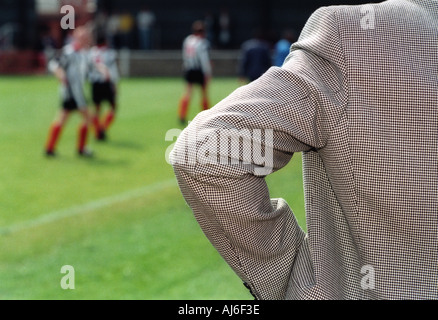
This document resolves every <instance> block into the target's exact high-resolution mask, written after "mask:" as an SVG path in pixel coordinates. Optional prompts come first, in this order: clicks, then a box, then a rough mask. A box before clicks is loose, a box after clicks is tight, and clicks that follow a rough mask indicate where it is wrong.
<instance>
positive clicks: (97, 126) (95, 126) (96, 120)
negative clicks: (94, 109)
mask: <svg viewBox="0 0 438 320" xmlns="http://www.w3.org/2000/svg"><path fill="white" fill-rule="evenodd" d="M93 124H94V129H95V133H96V137H98V136H99V132H100V123H99V117H98V116H94V118H93Z"/></svg>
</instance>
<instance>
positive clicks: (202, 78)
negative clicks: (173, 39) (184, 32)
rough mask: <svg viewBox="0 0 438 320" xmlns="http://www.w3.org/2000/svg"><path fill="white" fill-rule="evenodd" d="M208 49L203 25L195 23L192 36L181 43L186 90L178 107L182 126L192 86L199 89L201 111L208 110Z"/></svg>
mask: <svg viewBox="0 0 438 320" xmlns="http://www.w3.org/2000/svg"><path fill="white" fill-rule="evenodd" d="M208 49H209V43H208V40H206V39H205V26H204V23H203V22H202V21H195V22H194V23H193V25H192V34H190V35H189V36H188V37H187V38H186V39H185V40H184V42H183V70H184V79H185V82H186V89H185V93H184V95H183V97H182V98H181V100H180V105H179V119H180V121H181V123H182V124H185V123H186V118H187V111H188V107H189V104H190V100H191V97H192V91H193V85H199V86H200V87H201V92H202V109H203V110H207V109H208V108H209V97H208V84H209V81H210V78H211V75H212V67H211V61H210V56H209V52H208Z"/></svg>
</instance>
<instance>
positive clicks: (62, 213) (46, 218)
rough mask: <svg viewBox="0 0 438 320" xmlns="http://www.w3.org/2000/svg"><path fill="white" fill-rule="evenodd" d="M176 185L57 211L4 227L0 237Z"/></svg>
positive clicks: (147, 188) (157, 185)
mask: <svg viewBox="0 0 438 320" xmlns="http://www.w3.org/2000/svg"><path fill="white" fill-rule="evenodd" d="M175 185H176V181H175V180H174V179H170V180H165V181H161V182H157V183H154V184H151V185H147V186H145V187H143V188H139V189H133V190H129V191H126V192H123V193H120V194H116V195H113V196H110V197H106V198H102V199H99V200H94V201H91V202H88V203H85V204H81V205H77V206H74V207H70V208H66V209H61V210H56V211H53V212H51V213H48V214H45V215H42V216H40V217H38V218H35V219H32V220H28V221H24V222H20V223H16V224H13V225H10V226H6V227H2V228H0V235H5V234H11V233H15V232H18V231H21V230H24V229H28V228H33V227H37V226H40V225H43V224H46V223H50V222H54V221H57V220H61V219H63V218H68V217H73V216H77V215H80V214H84V213H86V212H90V211H93V210H97V209H101V208H104V207H108V206H110V205H113V204H116V203H120V202H123V201H127V200H131V199H134V198H138V197H140V196H146V195H150V194H154V193H156V192H159V191H162V190H164V189H166V188H168V187H171V186H175Z"/></svg>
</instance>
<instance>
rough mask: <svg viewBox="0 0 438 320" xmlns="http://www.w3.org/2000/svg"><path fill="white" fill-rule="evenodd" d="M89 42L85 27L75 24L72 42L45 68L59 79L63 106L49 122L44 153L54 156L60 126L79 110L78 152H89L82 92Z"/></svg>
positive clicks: (81, 154) (86, 69)
mask: <svg viewBox="0 0 438 320" xmlns="http://www.w3.org/2000/svg"><path fill="white" fill-rule="evenodd" d="M90 43H91V34H90V31H89V30H88V28H86V27H78V28H77V29H75V31H74V32H73V38H72V42H71V43H70V44H68V45H66V46H65V47H64V48H63V50H62V53H61V54H60V56H59V57H58V58H55V59H53V60H51V61H50V63H49V65H48V68H49V71H51V72H52V73H53V74H54V75H55V76H56V77H57V78H58V80H59V81H60V83H61V98H62V108H61V110H60V112H59V115H58V117H57V119H56V120H55V121H54V122H53V123H52V125H51V127H50V131H49V137H48V140H47V144H46V150H45V151H46V155H47V156H55V155H56V153H55V149H56V145H57V142H58V140H59V137H60V134H61V131H62V128H63V127H64V125H65V124H66V122H67V120H68V118H69V117H70V115H71V113H72V112H74V111H78V112H79V113H80V115H81V117H82V121H81V123H80V125H79V132H78V145H77V152H78V154H79V155H80V156H85V157H88V156H91V155H92V152H91V151H90V150H88V149H87V148H86V143H87V136H88V126H89V124H90V118H91V117H90V114H89V111H88V109H87V100H86V98H85V94H84V84H85V80H86V75H87V72H88V70H89V60H88V57H87V54H86V52H85V51H86V50H85V49H87V48H88V47H89V45H90Z"/></svg>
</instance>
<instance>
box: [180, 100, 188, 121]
mask: <svg viewBox="0 0 438 320" xmlns="http://www.w3.org/2000/svg"><path fill="white" fill-rule="evenodd" d="M188 107H189V98H187V97H183V98H182V99H181V101H180V103H179V118H180V119H181V120H185V119H186V117H187V110H188Z"/></svg>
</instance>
